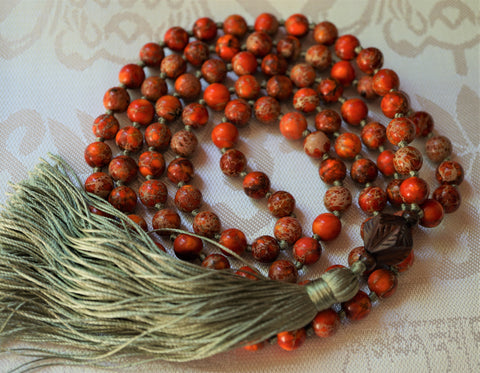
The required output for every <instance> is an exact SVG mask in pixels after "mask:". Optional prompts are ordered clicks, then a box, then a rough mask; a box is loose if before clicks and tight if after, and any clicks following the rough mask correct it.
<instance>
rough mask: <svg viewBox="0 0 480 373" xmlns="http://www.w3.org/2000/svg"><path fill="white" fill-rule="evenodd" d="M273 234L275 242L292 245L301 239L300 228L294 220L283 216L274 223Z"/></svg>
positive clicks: (298, 223)
mask: <svg viewBox="0 0 480 373" xmlns="http://www.w3.org/2000/svg"><path fill="white" fill-rule="evenodd" d="M273 234H274V236H275V238H276V239H277V240H279V241H285V242H286V243H288V244H289V245H293V244H294V243H295V241H297V240H298V239H299V238H300V237H302V226H301V224H300V222H299V221H298V220H297V219H296V218H294V217H292V216H284V217H283V218H280V219H278V220H277V222H276V223H275V227H274V229H273Z"/></svg>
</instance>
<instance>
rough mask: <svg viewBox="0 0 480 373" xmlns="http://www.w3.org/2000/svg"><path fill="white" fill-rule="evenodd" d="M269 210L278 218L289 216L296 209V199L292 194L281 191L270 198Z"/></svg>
mask: <svg viewBox="0 0 480 373" xmlns="http://www.w3.org/2000/svg"><path fill="white" fill-rule="evenodd" d="M268 209H269V210H270V212H271V213H272V215H273V216H275V217H277V218H283V217H284V216H288V215H290V214H291V213H292V212H293V210H294V209H295V198H294V197H293V196H292V195H291V194H290V193H288V192H285V191H283V190H279V191H277V192H275V193H273V194H272V195H271V196H270V197H268Z"/></svg>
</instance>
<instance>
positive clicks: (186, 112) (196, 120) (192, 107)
mask: <svg viewBox="0 0 480 373" xmlns="http://www.w3.org/2000/svg"><path fill="white" fill-rule="evenodd" d="M182 122H183V124H184V125H186V126H190V127H193V128H201V127H203V126H205V125H206V124H207V123H208V110H207V108H206V107H205V106H203V105H201V104H199V103H197V102H192V103H191V104H188V105H187V106H185V107H184V108H183V111H182Z"/></svg>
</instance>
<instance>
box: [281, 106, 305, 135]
mask: <svg viewBox="0 0 480 373" xmlns="http://www.w3.org/2000/svg"><path fill="white" fill-rule="evenodd" d="M279 126H280V132H281V134H282V135H283V136H284V137H285V138H286V139H288V140H299V139H301V138H302V137H303V133H304V132H305V130H306V129H307V120H306V119H305V117H304V116H303V115H302V114H300V113H297V112H291V113H287V114H285V115H284V116H283V117H282V119H280V124H279Z"/></svg>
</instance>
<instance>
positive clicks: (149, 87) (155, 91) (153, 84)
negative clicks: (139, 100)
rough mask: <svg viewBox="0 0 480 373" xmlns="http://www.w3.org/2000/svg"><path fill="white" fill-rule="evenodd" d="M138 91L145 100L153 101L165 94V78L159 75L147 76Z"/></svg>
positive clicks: (166, 89) (166, 88)
mask: <svg viewBox="0 0 480 373" xmlns="http://www.w3.org/2000/svg"><path fill="white" fill-rule="evenodd" d="M140 91H141V93H142V96H144V97H145V98H146V99H147V100H150V101H154V102H155V101H157V100H158V99H159V98H160V97H162V96H165V95H166V94H167V92H168V87H167V83H165V80H163V79H162V78H160V77H159V76H149V77H148V78H147V79H145V80H144V81H143V83H142V86H141V87H140Z"/></svg>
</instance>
